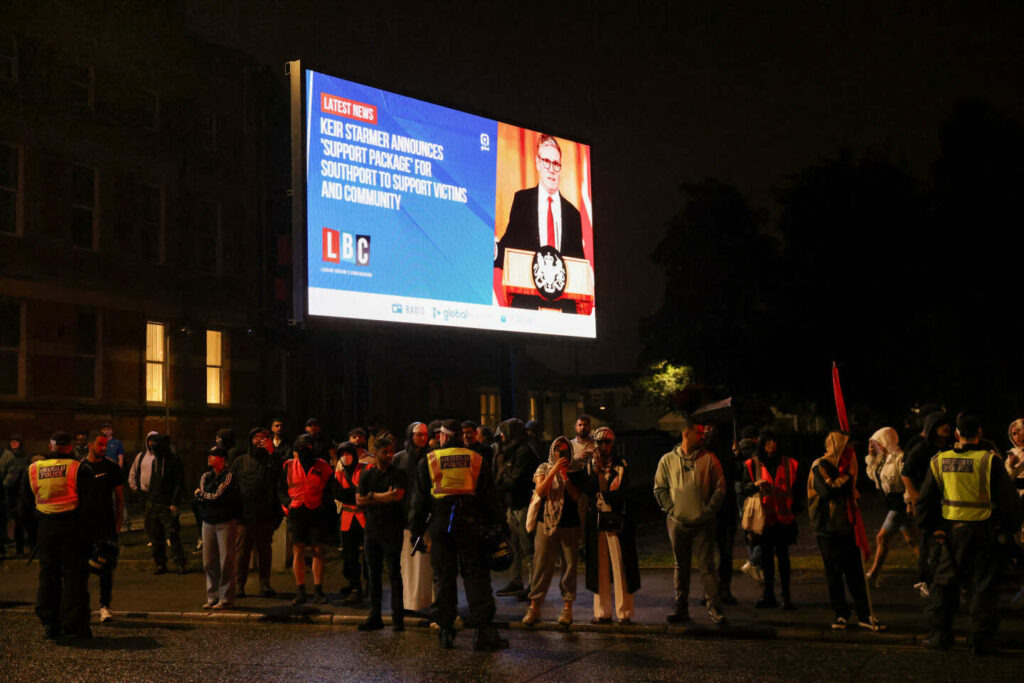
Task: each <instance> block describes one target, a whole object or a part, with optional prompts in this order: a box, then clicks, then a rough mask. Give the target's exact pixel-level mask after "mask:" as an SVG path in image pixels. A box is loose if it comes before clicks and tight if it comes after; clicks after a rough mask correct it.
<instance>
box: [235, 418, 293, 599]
mask: <svg viewBox="0 0 1024 683" xmlns="http://www.w3.org/2000/svg"><path fill="white" fill-rule="evenodd" d="M231 474H232V475H233V476H234V479H235V481H236V482H237V483H238V488H239V491H240V493H241V496H242V514H241V517H240V519H239V523H238V548H237V551H238V552H237V555H236V559H237V567H236V569H235V581H236V584H237V586H238V590H237V596H236V597H238V598H244V597H246V593H245V582H246V581H247V580H248V578H249V566H250V562H251V559H252V555H253V552H255V553H256V564H257V568H258V571H259V581H260V592H259V596H260V597H261V598H270V597H274V596H275V595H277V593H276V591H274V589H273V588H271V587H270V567H271V562H272V560H273V557H272V545H273V539H274V531H276V530H277V527H278V526H279V525H280V524H281V517H282V516H283V515H282V514H281V506H280V505H278V500H277V489H278V484H279V482H280V480H281V461H280V459H279V458H278V455H277V453H276V452H275V447H274V442H273V440H272V437H271V432H270V430H269V429H267V428H266V427H254V428H252V429H251V430H249V450H248V452H247V453H244V454H242V455H240V456H239V457H238V458H236V459H235V461H234V462H233V463H231Z"/></svg>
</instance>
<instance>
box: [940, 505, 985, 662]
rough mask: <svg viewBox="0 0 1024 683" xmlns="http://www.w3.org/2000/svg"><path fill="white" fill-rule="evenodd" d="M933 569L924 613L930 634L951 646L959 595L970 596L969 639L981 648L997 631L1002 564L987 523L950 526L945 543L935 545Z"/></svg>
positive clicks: (966, 523)
mask: <svg viewBox="0 0 1024 683" xmlns="http://www.w3.org/2000/svg"><path fill="white" fill-rule="evenodd" d="M936 546H937V556H938V557H937V565H936V567H935V577H934V580H933V582H932V589H931V590H932V596H931V603H930V604H929V605H928V608H927V610H926V613H927V615H928V621H929V622H930V625H931V627H932V633H933V634H934V635H937V636H939V638H940V639H943V640H945V641H946V642H947V643H952V642H953V617H954V616H956V612H957V609H958V608H959V606H960V591H961V589H964V588H966V589H967V592H968V594H969V595H970V606H969V613H970V639H971V642H972V643H974V644H978V645H985V644H987V643H988V641H990V640H991V639H992V637H993V636H994V635H995V634H996V631H997V630H998V629H999V613H998V602H999V577H1000V575H1001V573H1002V572H1001V569H1002V561H1001V557H1000V553H999V547H998V544H997V543H996V542H995V540H994V539H993V534H992V531H991V529H990V527H989V525H988V522H959V523H957V524H954V525H953V526H952V528H951V529H950V531H949V533H948V534H947V537H946V542H945V543H941V544H939V543H937V544H936Z"/></svg>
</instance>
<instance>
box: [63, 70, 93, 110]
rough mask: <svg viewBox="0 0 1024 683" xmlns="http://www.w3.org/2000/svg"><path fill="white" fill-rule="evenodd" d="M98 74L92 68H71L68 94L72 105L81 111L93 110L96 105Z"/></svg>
mask: <svg viewBox="0 0 1024 683" xmlns="http://www.w3.org/2000/svg"><path fill="white" fill-rule="evenodd" d="M95 93H96V72H95V71H93V68H92V67H91V66H83V65H81V64H76V65H74V66H72V67H71V70H70V73H69V78H68V94H69V96H70V102H71V105H72V106H73V107H75V108H77V109H79V110H84V109H92V108H93V104H94V103H95Z"/></svg>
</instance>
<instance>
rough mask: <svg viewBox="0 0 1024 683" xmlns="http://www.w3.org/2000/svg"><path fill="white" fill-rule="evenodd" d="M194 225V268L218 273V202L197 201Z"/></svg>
mask: <svg viewBox="0 0 1024 683" xmlns="http://www.w3.org/2000/svg"><path fill="white" fill-rule="evenodd" d="M195 225H196V229H195V249H196V259H195V266H196V269H197V270H201V271H203V272H206V273H220V204H218V203H217V202H199V211H198V215H197V216H196V224H195Z"/></svg>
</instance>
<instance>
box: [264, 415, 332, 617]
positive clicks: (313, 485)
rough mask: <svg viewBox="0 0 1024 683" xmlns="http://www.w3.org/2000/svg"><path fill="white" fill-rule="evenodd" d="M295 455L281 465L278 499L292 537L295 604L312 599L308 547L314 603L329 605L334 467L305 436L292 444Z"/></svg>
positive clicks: (293, 601)
mask: <svg viewBox="0 0 1024 683" xmlns="http://www.w3.org/2000/svg"><path fill="white" fill-rule="evenodd" d="M292 447H293V448H294V456H295V457H293V458H292V459H291V460H288V461H286V462H285V463H284V465H283V466H282V476H281V483H280V485H279V488H278V496H279V498H280V501H281V507H282V509H283V510H284V513H285V515H287V517H288V529H289V531H291V534H292V541H293V542H292V551H293V553H294V556H293V558H292V573H293V574H294V575H295V585H296V595H295V599H294V600H292V604H293V605H302V604H304V603H306V602H307V601H308V600H309V596H308V595H307V594H306V559H305V557H306V546H311V547H312V548H313V601H314V602H316V603H319V604H326V602H327V596H326V595H324V587H323V583H324V540H325V539H326V538H327V537H329V536H330V535H331V530H330V529H329V528H328V524H329V523H330V518H329V517H328V516H327V515H326V514H325V511H326V508H325V507H324V494H325V493H330V490H329V487H330V483H331V476H332V474H333V473H332V472H331V466H330V465H328V464H327V462H326V461H324V460H321V459H320V458H317V457H315V456H314V455H313V439H312V438H310V437H309V435H305V434H304V435H302V436H300V437H299V438H297V439H295V442H294V443H293V444H292Z"/></svg>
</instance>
